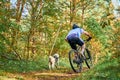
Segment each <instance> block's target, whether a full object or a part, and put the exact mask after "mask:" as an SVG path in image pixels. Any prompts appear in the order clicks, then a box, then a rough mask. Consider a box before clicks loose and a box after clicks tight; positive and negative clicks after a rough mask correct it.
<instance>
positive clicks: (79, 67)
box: [69, 49, 82, 73]
mask: <svg viewBox="0 0 120 80" xmlns="http://www.w3.org/2000/svg"><path fill="white" fill-rule="evenodd" d="M75 52H77V51H76V50H74V49H72V50H70V52H69V62H70V65H71V68H72V69H73V71H74V72H77V73H78V72H81V70H82V62H80V63H79V64H77V63H74V62H73V56H74V54H75ZM77 55H78V54H77ZM78 58H79V59H80V56H79V57H78Z"/></svg>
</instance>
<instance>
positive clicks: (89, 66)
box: [84, 48, 92, 69]
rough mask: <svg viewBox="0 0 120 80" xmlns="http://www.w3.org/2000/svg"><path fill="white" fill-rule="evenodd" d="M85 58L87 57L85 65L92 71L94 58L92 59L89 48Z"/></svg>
mask: <svg viewBox="0 0 120 80" xmlns="http://www.w3.org/2000/svg"><path fill="white" fill-rule="evenodd" d="M84 56H85V59H84V60H85V63H86V65H87V67H88V68H89V69H90V68H91V66H92V57H91V54H90V51H89V50H88V49H87V48H86V49H85V52H84Z"/></svg>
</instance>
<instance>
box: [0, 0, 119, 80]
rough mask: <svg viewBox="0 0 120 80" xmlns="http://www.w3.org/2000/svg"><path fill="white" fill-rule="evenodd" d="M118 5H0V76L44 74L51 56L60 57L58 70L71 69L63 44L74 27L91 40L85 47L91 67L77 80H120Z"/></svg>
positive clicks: (54, 1) (74, 0)
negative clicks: (31, 72)
mask: <svg viewBox="0 0 120 80" xmlns="http://www.w3.org/2000/svg"><path fill="white" fill-rule="evenodd" d="M115 1H116V3H114V2H115ZM117 1H118V2H117ZM119 4H120V1H119V0H112V1H111V0H17V1H16V0H1V1H0V71H1V72H2V73H1V74H0V75H4V74H5V73H7V72H8V73H13V74H15V73H23V72H30V71H44V70H48V56H49V55H52V54H54V53H59V54H60V58H61V61H60V66H62V67H67V68H70V65H69V61H68V52H69V50H70V49H71V48H70V46H69V45H68V43H67V42H65V40H64V39H65V37H66V35H67V33H68V31H69V30H70V29H71V28H72V23H74V22H75V23H77V24H78V25H79V26H80V27H82V28H83V29H85V30H86V31H88V32H89V33H90V34H91V35H92V40H91V41H90V42H89V43H88V45H89V49H90V51H91V54H92V56H93V62H94V64H95V68H94V69H93V70H91V72H90V75H89V76H87V77H88V79H87V78H86V79H83V78H82V79H83V80H90V79H91V80H93V78H91V76H93V75H94V77H95V78H94V80H96V79H98V78H100V80H103V78H104V79H105V80H107V79H108V80H119V79H120V73H119V71H120V69H119V67H120V18H119V17H120V5H119ZM115 5H116V6H115ZM114 11H116V12H117V13H115V12H114ZM83 38H84V39H86V37H85V36H83ZM98 68H100V69H98ZM105 70H106V71H108V72H104V71H105ZM111 70H112V71H111ZM113 72H115V74H114V75H113V74H112V73H113ZM86 73H87V71H86ZM86 73H83V74H84V75H82V76H86ZM95 73H96V75H95ZM5 75H6V74H5ZM111 75H112V76H111ZM110 76H111V77H110ZM80 78H81V77H78V80H79V79H80ZM22 79H23V78H22ZM18 80H19V79H18ZM23 80H24V79H23Z"/></svg>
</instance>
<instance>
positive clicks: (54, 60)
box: [48, 53, 59, 70]
mask: <svg viewBox="0 0 120 80" xmlns="http://www.w3.org/2000/svg"><path fill="white" fill-rule="evenodd" d="M48 65H49V69H50V70H51V69H54V68H55V67H56V68H57V67H58V65H59V54H57V53H56V54H54V55H53V56H49V64H48Z"/></svg>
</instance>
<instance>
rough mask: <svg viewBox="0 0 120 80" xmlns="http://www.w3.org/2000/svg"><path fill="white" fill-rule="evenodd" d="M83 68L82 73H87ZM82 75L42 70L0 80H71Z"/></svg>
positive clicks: (11, 75)
mask: <svg viewBox="0 0 120 80" xmlns="http://www.w3.org/2000/svg"><path fill="white" fill-rule="evenodd" d="M87 70H88V69H87V68H84V70H83V72H84V71H87ZM81 74H82V72H81V73H75V72H73V71H72V70H68V69H62V71H61V70H54V71H49V70H44V71H40V72H39V71H37V72H29V73H14V74H13V73H6V76H0V80H73V78H75V77H78V76H80V75H81Z"/></svg>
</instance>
